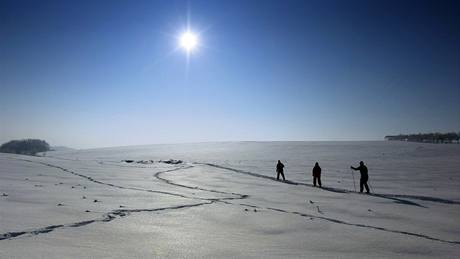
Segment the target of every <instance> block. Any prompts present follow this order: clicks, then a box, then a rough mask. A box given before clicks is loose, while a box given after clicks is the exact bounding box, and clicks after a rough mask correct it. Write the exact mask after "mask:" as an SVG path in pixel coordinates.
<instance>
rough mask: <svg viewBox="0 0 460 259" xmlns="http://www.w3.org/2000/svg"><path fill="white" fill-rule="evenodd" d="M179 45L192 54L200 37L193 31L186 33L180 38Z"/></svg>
mask: <svg viewBox="0 0 460 259" xmlns="http://www.w3.org/2000/svg"><path fill="white" fill-rule="evenodd" d="M179 44H180V46H181V47H182V48H183V49H185V50H186V51H187V52H191V51H192V50H193V49H195V48H196V46H197V45H198V36H197V35H196V34H194V33H193V32H191V31H186V32H184V33H183V34H182V35H181V36H180V38H179Z"/></svg>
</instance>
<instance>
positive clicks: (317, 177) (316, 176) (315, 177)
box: [312, 162, 321, 187]
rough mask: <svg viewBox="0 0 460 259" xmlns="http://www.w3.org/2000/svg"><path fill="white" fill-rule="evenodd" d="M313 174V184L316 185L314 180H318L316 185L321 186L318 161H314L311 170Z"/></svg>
mask: <svg viewBox="0 0 460 259" xmlns="http://www.w3.org/2000/svg"><path fill="white" fill-rule="evenodd" d="M312 175H313V185H314V186H315V187H316V181H317V180H318V185H319V187H321V167H319V164H318V162H316V163H315V166H314V167H313V170H312Z"/></svg>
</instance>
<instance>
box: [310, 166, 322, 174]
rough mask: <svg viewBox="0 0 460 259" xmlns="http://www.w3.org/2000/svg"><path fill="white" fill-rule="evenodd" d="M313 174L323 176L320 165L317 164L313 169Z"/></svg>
mask: <svg viewBox="0 0 460 259" xmlns="http://www.w3.org/2000/svg"><path fill="white" fill-rule="evenodd" d="M312 175H313V176H321V167H319V165H315V166H314V167H313V170H312Z"/></svg>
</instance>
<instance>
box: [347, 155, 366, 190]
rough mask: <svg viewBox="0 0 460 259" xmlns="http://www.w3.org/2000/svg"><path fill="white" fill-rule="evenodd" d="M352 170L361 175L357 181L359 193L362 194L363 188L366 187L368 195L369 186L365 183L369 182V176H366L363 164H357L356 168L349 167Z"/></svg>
mask: <svg viewBox="0 0 460 259" xmlns="http://www.w3.org/2000/svg"><path fill="white" fill-rule="evenodd" d="M350 168H351V169H353V170H355V171H356V170H359V172H360V173H361V179H360V180H359V192H363V186H364V187H366V192H367V193H369V186H368V185H367V181H368V180H369V175H368V174H367V167H366V166H365V165H364V162H363V161H361V162H359V166H358V167H353V166H350Z"/></svg>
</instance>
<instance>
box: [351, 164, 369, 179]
mask: <svg viewBox="0 0 460 259" xmlns="http://www.w3.org/2000/svg"><path fill="white" fill-rule="evenodd" d="M353 169H355V170H359V173H361V178H363V179H364V178H365V179H367V178H369V175H368V174H367V166H365V165H360V166H358V167H356V168H353Z"/></svg>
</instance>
